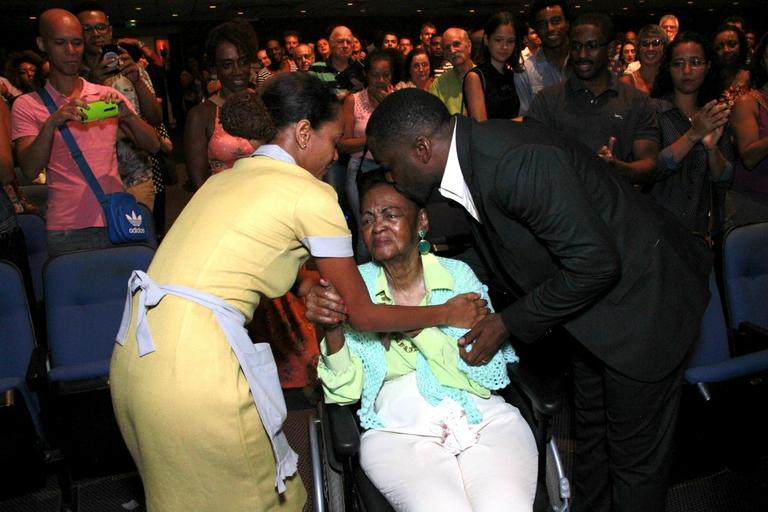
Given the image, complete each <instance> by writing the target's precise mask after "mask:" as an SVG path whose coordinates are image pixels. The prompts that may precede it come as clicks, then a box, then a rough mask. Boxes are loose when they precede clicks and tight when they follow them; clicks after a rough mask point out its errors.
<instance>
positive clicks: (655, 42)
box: [640, 39, 664, 48]
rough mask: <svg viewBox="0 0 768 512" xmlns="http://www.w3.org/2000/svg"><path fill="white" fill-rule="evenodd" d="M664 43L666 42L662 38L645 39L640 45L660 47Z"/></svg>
mask: <svg viewBox="0 0 768 512" xmlns="http://www.w3.org/2000/svg"><path fill="white" fill-rule="evenodd" d="M662 44H664V41H662V40H661V39H646V40H644V41H640V46H642V47H643V48H649V47H651V48H658V47H659V46H661V45H662Z"/></svg>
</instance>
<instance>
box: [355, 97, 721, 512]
mask: <svg viewBox="0 0 768 512" xmlns="http://www.w3.org/2000/svg"><path fill="white" fill-rule="evenodd" d="M366 136H367V141H368V147H369V149H370V150H371V151H372V153H373V155H374V157H375V159H376V161H377V162H378V163H379V164H381V165H382V166H383V167H385V168H387V169H389V171H390V175H391V178H392V180H393V181H394V184H395V186H396V187H397V189H398V190H400V191H401V192H403V193H405V194H407V195H408V196H409V197H411V198H413V199H414V200H416V201H417V202H419V203H421V204H423V203H424V202H425V201H426V199H427V198H428V197H429V196H430V195H431V194H432V193H433V191H435V189H437V190H438V192H439V193H440V194H441V195H443V196H445V197H447V198H449V199H450V200H451V201H454V202H456V203H458V204H459V205H461V206H462V208H463V209H464V210H466V213H467V216H468V218H469V221H470V222H471V225H472V231H473V234H474V236H475V240H476V245H477V246H478V248H479V250H480V251H481V252H482V254H483V256H484V257H485V260H486V262H487V263H488V264H489V265H490V266H491V270H492V272H493V273H494V274H495V275H496V276H497V278H498V279H499V280H500V281H501V282H502V283H501V284H503V286H504V287H505V288H506V291H508V292H509V293H510V294H512V295H513V296H515V297H516V298H517V300H515V301H514V302H513V303H512V304H510V305H509V306H507V307H506V308H504V309H502V310H501V311H500V312H498V313H496V314H492V315H489V316H488V317H486V318H485V319H483V320H481V321H480V322H478V324H476V325H475V327H474V328H473V329H472V330H471V331H469V332H468V333H467V334H465V335H464V336H463V337H462V338H461V339H459V341H458V343H459V345H460V347H461V348H460V354H461V357H462V358H463V359H464V360H465V361H466V362H467V363H468V364H470V365H477V364H482V362H483V361H485V360H487V359H488V358H489V357H492V356H493V355H494V354H495V353H496V351H497V349H498V347H499V345H500V344H501V342H502V341H503V340H506V339H507V338H512V342H513V344H517V345H518V346H519V345H520V344H521V343H522V344H527V343H533V342H535V341H536V340H537V339H539V338H540V337H541V336H543V335H545V334H546V333H547V332H548V331H550V330H551V329H553V328H556V327H558V326H562V327H564V328H565V329H566V330H567V331H568V332H569V333H570V334H571V335H572V339H571V340H570V342H569V344H570V347H569V348H570V350H571V352H572V357H573V381H574V397H575V398H574V403H575V409H576V440H577V446H576V462H575V465H574V471H575V483H576V498H575V501H574V505H575V507H576V510H577V511H590V512H609V511H613V512H651V511H653V512H656V511H662V510H664V504H665V496H666V491H667V485H668V478H669V470H670V465H671V453H672V441H673V437H674V431H675V423H676V420H677V413H678V407H679V401H680V394H681V391H682V375H683V369H684V360H685V356H686V354H687V353H688V351H689V349H690V347H691V344H692V343H693V341H694V340H695V339H696V337H697V335H698V329H699V325H700V323H701V318H702V314H703V312H704V308H705V306H706V304H707V302H708V299H709V293H708V291H707V288H708V287H707V278H708V274H709V269H710V266H711V263H710V257H709V249H708V247H707V245H706V244H705V243H704V242H703V241H701V240H699V239H697V238H696V237H694V236H693V235H691V234H690V233H689V232H688V231H686V230H685V228H683V226H682V225H681V224H680V223H679V222H677V221H676V220H675V219H674V217H673V216H672V214H670V213H669V212H667V211H665V210H663V209H662V208H660V207H659V206H658V205H656V204H655V203H653V202H652V201H651V200H649V199H648V198H646V197H645V196H643V195H641V194H638V193H637V192H635V191H634V190H633V188H632V187H631V185H629V183H627V182H626V180H623V179H621V178H619V177H618V176H616V174H615V173H613V172H611V170H610V169H609V168H608V166H607V165H606V164H605V163H604V162H602V161H601V160H600V159H599V158H598V157H597V156H596V155H595V154H594V153H592V152H591V151H589V150H587V149H586V148H585V147H584V146H583V145H581V144H578V143H574V142H573V141H570V140H568V139H565V138H562V137H560V136H559V135H558V134H556V133H554V132H553V131H552V130H550V129H549V128H547V127H545V126H543V125H542V124H541V123H539V122H537V121H535V120H531V119H527V120H524V121H523V122H522V123H518V122H514V121H508V120H489V121H486V122H482V123H478V122H475V121H473V120H472V119H468V118H465V117H462V116H451V115H450V114H449V113H448V111H447V110H446V109H445V106H444V105H443V104H442V103H441V102H440V101H438V100H437V99H436V98H434V97H432V96H430V95H429V94H426V93H425V92H423V91H420V90H417V89H403V90H401V91H397V92H395V93H393V94H391V95H389V96H387V97H386V98H385V99H384V100H383V101H382V102H381V104H380V105H379V106H378V107H377V108H376V110H374V112H373V114H371V118H370V120H369V121H368V126H367V129H366ZM470 345H471V347H472V348H471V350H470V349H469V348H468V347H469V346H470Z"/></svg>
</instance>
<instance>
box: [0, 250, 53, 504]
mask: <svg viewBox="0 0 768 512" xmlns="http://www.w3.org/2000/svg"><path fill="white" fill-rule="evenodd" d="M0 326H2V327H0V497H6V496H12V495H16V494H20V493H24V492H29V491H31V490H34V489H37V488H40V487H42V485H44V483H45V471H44V464H43V441H44V439H45V435H44V432H43V428H42V422H41V420H40V402H39V399H38V396H37V393H36V391H35V390H34V389H32V388H31V387H30V385H29V384H28V379H29V380H33V379H35V378H37V377H39V378H42V376H39V375H33V373H34V371H33V370H34V368H35V365H34V364H32V363H34V361H35V360H36V343H35V333H34V330H33V327H32V318H31V316H30V312H29V306H28V304H27V295H26V292H25V287H24V281H23V278H22V276H21V272H20V271H19V269H18V268H17V267H16V266H15V265H13V264H12V263H9V262H7V261H3V260H0ZM31 368H32V369H33V370H31ZM41 369H42V368H41Z"/></svg>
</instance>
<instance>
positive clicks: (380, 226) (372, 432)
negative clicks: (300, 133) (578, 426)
mask: <svg viewBox="0 0 768 512" xmlns="http://www.w3.org/2000/svg"><path fill="white" fill-rule="evenodd" d="M359 187H360V194H361V196H360V199H361V209H360V210H361V218H362V229H361V231H362V235H361V236H362V238H363V240H364V243H365V245H366V247H367V249H368V251H370V254H371V255H372V257H373V262H371V263H366V264H364V265H361V266H360V267H359V269H360V273H361V274H362V276H363V280H364V282H365V284H366V286H367V288H368V291H369V293H370V296H371V300H373V301H374V302H376V303H380V304H398V305H407V306H425V305H430V304H440V303H443V302H445V301H446V300H448V299H450V298H451V297H453V296H455V295H457V294H460V293H464V292H471V291H474V292H478V293H481V294H482V295H483V296H484V297H486V298H487V293H486V290H487V288H486V287H485V286H484V285H482V284H481V283H480V282H479V281H478V279H477V278H476V277H475V275H474V274H473V273H472V271H471V270H470V269H469V267H468V266H467V265H465V264H464V263H462V262H460V261H457V260H451V259H446V258H440V257H437V256H434V255H433V254H430V253H429V243H428V242H427V241H426V240H425V239H424V237H425V235H426V233H427V230H428V229H429V220H428V218H427V213H426V210H424V209H423V208H419V206H417V205H416V204H415V203H414V202H412V201H411V200H409V199H408V198H406V197H405V196H403V195H402V194H400V193H399V192H398V191H397V190H395V188H394V187H393V186H392V185H391V184H389V183H387V181H386V179H385V176H384V173H383V171H381V170H376V171H371V172H369V173H366V174H364V175H362V176H361V180H360V183H359ZM307 309H308V311H307V317H308V318H310V319H311V320H314V321H315V322H317V323H319V324H321V325H322V326H323V327H324V328H325V332H326V337H325V339H324V340H323V341H322V343H321V353H322V357H321V360H320V363H319V367H318V376H319V377H320V379H321V381H322V384H323V389H324V392H325V400H326V402H330V403H339V404H351V403H355V402H357V401H358V400H359V401H360V402H361V403H360V409H359V412H358V414H359V416H360V422H361V425H362V426H363V427H364V428H365V429H367V430H366V431H365V432H364V433H363V435H362V437H361V446H360V463H361V465H362V467H363V469H364V470H365V472H366V474H367V475H368V477H369V478H370V479H371V481H372V482H373V483H374V484H375V485H376V487H377V488H378V489H379V490H380V491H381V492H382V494H383V495H384V496H385V497H386V498H387V499H388V501H389V502H390V503H391V504H392V506H393V507H394V508H395V509H397V510H425V511H427V510H430V511H431V510H451V511H484V510H499V507H500V506H501V507H502V508H503V509H504V510H514V511H530V510H531V509H532V505H533V500H534V494H535V490H536V479H537V464H538V459H537V449H536V443H535V441H534V437H533V434H532V432H531V430H530V428H529V427H528V425H527V423H526V422H525V420H524V419H523V418H522V417H521V415H520V413H519V412H518V410H517V409H516V408H515V407H513V406H512V405H510V404H508V403H506V402H505V401H504V400H503V399H502V398H501V397H500V396H498V395H497V394H495V393H494V392H493V390H497V389H500V388H502V387H504V386H506V385H507V384H508V382H509V380H508V377H507V374H506V364H507V363H508V362H514V361H516V360H517V356H516V355H515V353H514V351H513V350H512V347H511V346H510V345H509V344H508V343H506V344H504V345H502V347H501V348H500V350H499V351H498V352H497V353H496V354H495V355H494V356H493V357H492V358H490V359H489V360H486V361H483V363H484V364H481V365H478V366H470V365H468V364H467V363H466V362H465V361H464V360H463V359H462V357H461V354H460V350H459V346H458V343H457V340H458V339H459V338H460V337H461V336H462V334H463V333H464V332H465V331H463V330H460V329H456V328H452V327H440V328H428V329H423V330H421V331H412V332H406V333H390V334H388V335H386V336H380V335H377V334H372V333H361V332H355V331H353V330H352V329H351V328H349V326H347V325H346V324H344V323H343V322H342V321H343V319H344V305H343V302H342V301H341V298H340V297H339V296H338V294H337V293H336V291H335V289H334V288H333V286H332V283H328V282H323V283H322V285H321V286H316V287H314V288H313V290H312V292H311V293H310V294H309V295H308V296H307ZM467 350H470V349H469V348H468V349H467ZM462 352H463V351H462ZM500 504H503V505H500Z"/></svg>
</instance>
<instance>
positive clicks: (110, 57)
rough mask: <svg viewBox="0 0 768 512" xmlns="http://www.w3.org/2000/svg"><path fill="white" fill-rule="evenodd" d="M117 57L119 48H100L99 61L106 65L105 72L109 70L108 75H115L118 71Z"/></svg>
mask: <svg viewBox="0 0 768 512" xmlns="http://www.w3.org/2000/svg"><path fill="white" fill-rule="evenodd" d="M119 55H120V47H119V46H117V45H116V44H105V45H104V46H102V47H101V61H102V62H104V63H106V64H107V70H109V72H110V73H117V72H119V71H120V61H119V60H118V56H119Z"/></svg>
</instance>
